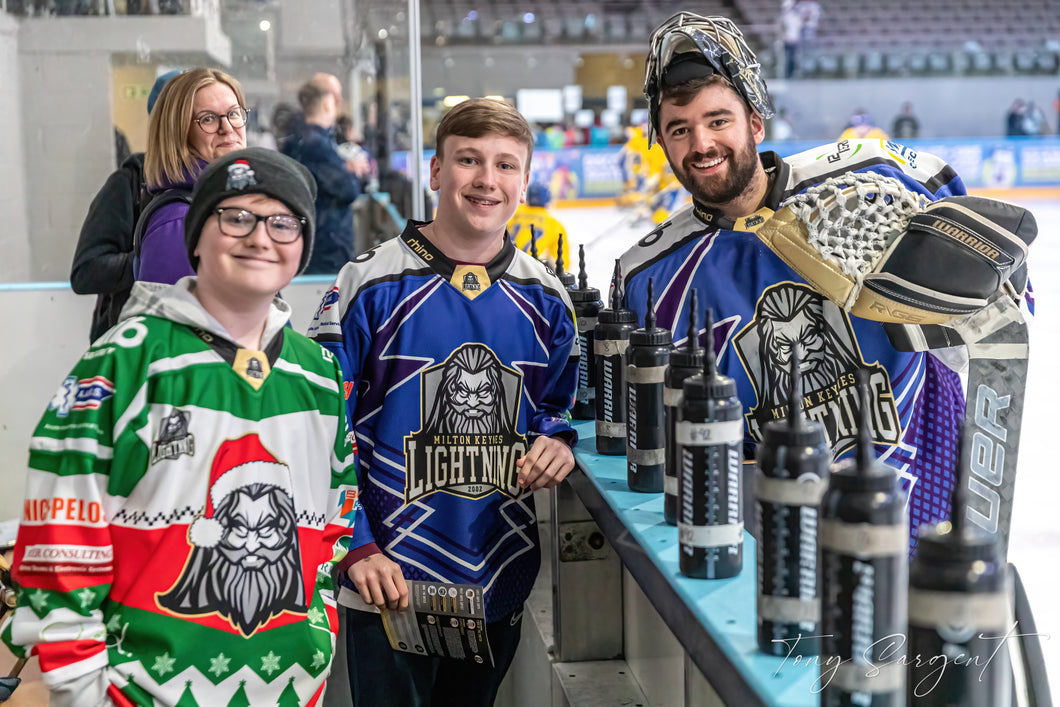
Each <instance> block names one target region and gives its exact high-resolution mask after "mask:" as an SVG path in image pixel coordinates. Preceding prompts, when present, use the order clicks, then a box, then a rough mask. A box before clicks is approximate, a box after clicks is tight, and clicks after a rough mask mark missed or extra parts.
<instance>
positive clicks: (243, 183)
mask: <svg viewBox="0 0 1060 707" xmlns="http://www.w3.org/2000/svg"><path fill="white" fill-rule="evenodd" d="M257 184H258V180H257V177H256V176H255V175H254V170H253V169H251V167H250V163H249V162H247V161H246V160H236V161H235V162H233V163H232V164H230V165H228V180H227V181H225V190H226V191H231V190H233V189H240V190H242V189H246V188H247V187H252V186H257Z"/></svg>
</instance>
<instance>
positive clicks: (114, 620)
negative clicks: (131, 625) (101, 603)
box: [107, 614, 121, 633]
mask: <svg viewBox="0 0 1060 707" xmlns="http://www.w3.org/2000/svg"><path fill="white" fill-rule="evenodd" d="M120 628H121V614H115V615H114V616H111V617H110V621H108V622H107V631H108V632H109V633H117V632H118V629H120Z"/></svg>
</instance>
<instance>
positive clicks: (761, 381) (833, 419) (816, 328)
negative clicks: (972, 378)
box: [733, 282, 902, 456]
mask: <svg viewBox="0 0 1060 707" xmlns="http://www.w3.org/2000/svg"><path fill="white" fill-rule="evenodd" d="M733 348H735V349H736V353H737V355H738V356H739V357H740V361H741V362H742V363H743V366H744V369H745V370H746V371H747V373H748V376H749V377H750V378H751V382H752V384H753V385H754V388H755V393H756V394H757V397H758V404H757V405H756V406H755V407H753V408H751V410H750V411H749V412H748V413H747V414H746V416H745V417H746V419H747V427H748V429H749V430H750V432H751V435H752V436H753V437H754V438H755V439H756V440H760V439H761V438H762V434H761V432H762V427H763V426H764V425H765V423H767V422H769V421H771V420H778V419H783V418H786V417H787V415H788V395H789V393H788V391H789V389H790V386H791V384H790V375H789V371H790V367H791V363H790V362H791V355H792V352H793V351H794V350H795V348H798V349H799V352H800V361H801V365H802V390H801V391H800V394H801V398H802V406H803V409H804V410H805V412H806V415H807V416H808V417H809V418H811V419H813V420H817V421H818V422H821V423H823V424H824V426H825V429H826V430H827V432H828V439H829V440H830V442H831V445H832V454H833V456H838V455H840V454H842V453H843V452H844V451H846V450H847V449H848V448H849V447H851V446H852V445H853V444H854V442H855V440H856V437H857V420H858V409H859V407H860V403H859V397H858V392H857V388H856V387H855V385H854V373H855V371H857V370H858V369H859V368H867V369H868V371H869V390H870V393H869V398H870V399H869V405H870V406H871V411H870V416H869V417H870V419H871V420H872V437H873V439H874V440H875V441H876V442H879V443H881V444H897V443H898V440H899V439H900V438H901V435H902V430H901V425H900V423H899V420H898V409H897V406H896V405H895V402H894V394H893V392H892V390H891V382H890V379H889V378H888V377H887V372H886V371H885V370H884V369H883V367H882V366H880V365H879V364H872V365H869V364H867V363H866V362H865V360H864V359H863V358H862V356H861V351H860V348H859V347H858V343H857V340H856V338H855V337H854V329H853V327H852V326H851V324H850V318H849V317H848V316H847V315H846V313H845V312H843V311H842V310H841V309H840V308H839V307H837V306H836V305H835V304H833V303H832V302H830V301H828V300H827V299H825V298H824V297H822V296H821V295H820V294H818V293H817V292H814V291H813V290H812V289H810V288H809V287H807V286H805V285H800V284H795V283H791V282H784V283H780V284H778V285H774V286H773V287H770V288H769V289H767V290H766V291H765V292H763V293H762V296H761V297H760V298H759V300H758V304H757V305H756V306H755V315H754V318H753V319H752V320H751V322H750V323H748V325H747V326H746V327H744V328H743V329H742V330H741V331H740V332H739V333H738V334H737V335H736V336H735V337H734V338H733Z"/></svg>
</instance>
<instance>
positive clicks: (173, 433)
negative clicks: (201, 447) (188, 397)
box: [151, 408, 195, 465]
mask: <svg viewBox="0 0 1060 707" xmlns="http://www.w3.org/2000/svg"><path fill="white" fill-rule="evenodd" d="M190 421H191V413H190V412H188V411H186V410H178V409H176V408H173V412H171V413H170V414H169V415H168V416H167V417H166V418H165V419H164V420H162V425H161V429H159V431H158V439H156V440H155V441H154V442H153V443H152V444H151V465H154V464H157V463H158V462H160V461H162V460H163V459H176V458H177V457H179V456H181V455H182V454H186V455H188V456H189V457H193V456H195V435H193V434H192V433H191V432H188V424H189V422H190Z"/></svg>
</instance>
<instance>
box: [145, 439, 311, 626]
mask: <svg viewBox="0 0 1060 707" xmlns="http://www.w3.org/2000/svg"><path fill="white" fill-rule="evenodd" d="M293 487H294V485H293V482H292V475H291V469H290V467H288V466H287V465H286V464H284V463H283V462H281V461H279V460H278V459H276V458H275V457H274V456H273V455H272V453H271V452H269V451H268V450H267V449H265V447H264V446H263V445H262V443H261V440H260V438H259V437H258V435H256V434H248V435H244V436H243V437H240V438H239V439H235V440H225V441H224V442H222V443H221V445H220V446H219V447H218V448H217V453H216V454H215V455H214V458H213V461H212V463H211V465H210V480H209V487H208V490H207V495H206V502H205V505H204V506H203V510H202V512H201V513H200V514H199V515H198V516H196V518H195V520H194V522H193V523H192V524H191V527H189V528H188V534H187V541H188V545H189V546H190V551H189V553H188V556H187V560H186V561H185V564H184V569H183V570H182V571H181V573H180V576H179V577H178V578H177V580H176V582H174V583H173V586H172V587H170V588H169V589H168V590H167V591H165V592H159V593H158V594H157V595H156V600H157V602H158V605H159V606H160V607H162V608H163V609H166V610H167V611H169V612H171V613H173V614H178V615H183V616H207V615H217V616H220V617H221V618H223V619H226V620H227V621H228V622H229V623H230V624H231V626H232V628H233V629H234V630H237V631H239V633H241V634H243V635H244V636H250V635H251V634H253V633H255V632H257V631H258V630H260V629H262V628H268V624H269V622H270V621H271V620H272V619H273V618H274V617H276V616H278V615H280V614H281V613H283V612H293V613H298V614H305V613H306V611H307V609H308V607H307V606H306V595H305V584H304V582H303V578H302V559H301V552H300V550H299V546H298V518H297V514H296V513H297V512H296V510H295V506H294V498H293V496H292V493H293Z"/></svg>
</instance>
